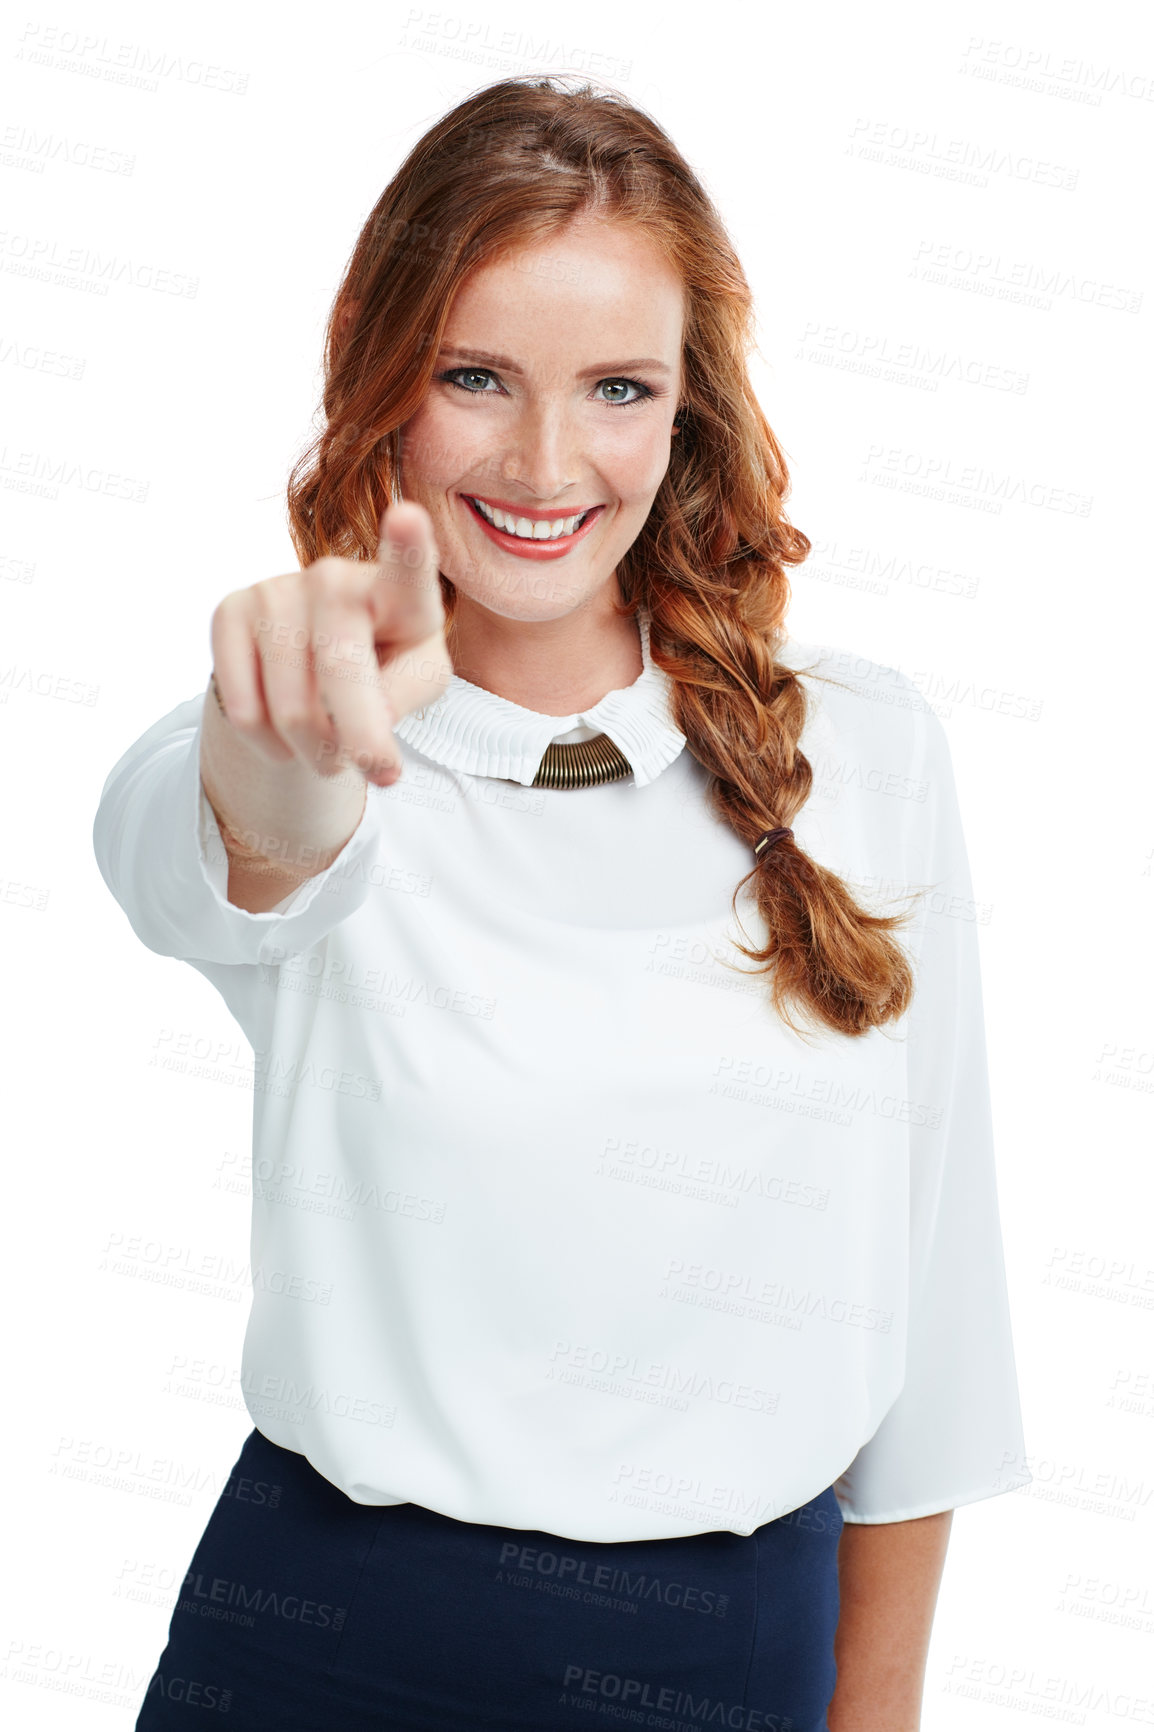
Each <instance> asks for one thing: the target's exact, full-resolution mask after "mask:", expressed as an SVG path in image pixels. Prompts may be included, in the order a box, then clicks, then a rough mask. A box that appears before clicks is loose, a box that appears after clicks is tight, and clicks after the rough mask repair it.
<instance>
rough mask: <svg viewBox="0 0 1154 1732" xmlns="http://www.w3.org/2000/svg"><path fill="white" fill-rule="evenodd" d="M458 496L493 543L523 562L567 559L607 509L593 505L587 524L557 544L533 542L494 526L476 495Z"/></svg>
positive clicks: (548, 520) (569, 513) (546, 519)
mask: <svg viewBox="0 0 1154 1732" xmlns="http://www.w3.org/2000/svg"><path fill="white" fill-rule="evenodd" d="M457 497H458V499H460V500H461V501H462V503H463V505H464V507H465V509H466V511H467V512H468V513H469V516H470V517H471V518H472V520H473V522H474V523H479V524H480V526H481V528H482V529H483V530H484V532H485V534H486V535H487V536H488V537H489V540H490V541H492V542H495V543H496V545H497V546H498V547H499V548H501V549H502V551H503V552H505V553H515V554H516V555H517V557H518V558H519V559H561V558H563V557H564V555H565V554H567V553H568V552H569V551H570V549H571V548H574V547H576V545H577V543H578V542H579V541H580V540H582V539H583V537H584V536H586V535H588V533H589V531H590V530H591V529H592V527H593V525H594V524H595V523H596V522H597V521H598V519H599V518H600V516H601V513H602V512H603V511H604V509H605V507H604V506H603V505H592V506H590V508H589V511H588V513H587V515H586V518H585V521H584V523H582V524H581V525H580V527H579V528H577V529H575V530H574V531H573V533H572V535H559V536H557V538H556V540H555V541H530V540H529V539H528V537H524V536H520V535H509V534H508V533H507V532H506V531H505V530H503V529H498V528H497V526H496V524H495V523H490V522H489V519H488V518H487V517H486V516H485V515H484V514H483V513H482V512H480V511H478V510H477V507H476V506H475V505H474V504H473V498H474V495H473V494H471V493H459V494H458V495H457ZM485 503H486V505H487V504H488V503H489V501H488V500H486V501H485ZM501 509H502V510H503V509H504V507H501ZM573 515H574V514H573V513H572V512H567V513H566V516H569V517H571V516H573ZM530 521H531V522H537V523H541V522H553V523H555V522H556V521H557V519H556V518H555V517H554V518H551V519H550V518H541V517H537V518H533V519H530Z"/></svg>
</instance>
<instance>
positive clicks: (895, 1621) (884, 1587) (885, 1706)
mask: <svg viewBox="0 0 1154 1732" xmlns="http://www.w3.org/2000/svg"><path fill="white" fill-rule="evenodd" d="M953 1513H954V1512H953V1510H943V1511H942V1512H941V1513H940V1514H938V1515H930V1516H921V1517H920V1518H918V1519H917V1520H914V1521H905V1522H878V1523H869V1522H848V1521H847V1522H846V1524H845V1526H844V1528H843V1529H842V1535H841V1539H840V1541H839V1543H838V1591H839V1594H840V1597H841V1609H840V1613H839V1616H838V1625H837V1633H836V1635H835V1637H834V1658H835V1660H836V1662H837V1686H836V1688H835V1690H834V1693H833V1700H832V1701H831V1702H830V1705H829V1715H828V1718H829V1728H830V1732H918V1728H919V1726H920V1724H921V1702H922V1688H923V1685H924V1682H925V1670H926V1655H927V1653H928V1651H929V1645H930V1630H931V1627H932V1625H933V1619H934V1607H935V1605H936V1603H937V1597H938V1587H939V1585H940V1583H941V1578H942V1568H943V1565H944V1564H945V1560H946V1547H947V1546H948V1544H949V1539H950V1523H951V1521H952V1519H953Z"/></svg>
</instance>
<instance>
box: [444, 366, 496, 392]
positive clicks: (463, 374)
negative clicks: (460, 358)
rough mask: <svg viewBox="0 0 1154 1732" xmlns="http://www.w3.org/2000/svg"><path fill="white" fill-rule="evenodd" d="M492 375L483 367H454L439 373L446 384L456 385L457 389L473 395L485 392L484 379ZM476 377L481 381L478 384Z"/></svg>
mask: <svg viewBox="0 0 1154 1732" xmlns="http://www.w3.org/2000/svg"><path fill="white" fill-rule="evenodd" d="M492 377H493V375H492V373H489V372H487V371H486V370H485V368H483V367H455V368H454V369H453V371H452V372H451V373H442V374H441V378H442V379H444V380H445V382H446V384H449V385H456V386H457V387H458V389H459V390H462V391H468V392H469V393H470V394H471V395H472V396H474V397H479V396H481V395H483V394H486V393H485V386H484V380H486V379H491V378H492ZM478 379H480V380H481V381H482V383H481V384H480V385H478V384H477V383H476V381H477V380H478Z"/></svg>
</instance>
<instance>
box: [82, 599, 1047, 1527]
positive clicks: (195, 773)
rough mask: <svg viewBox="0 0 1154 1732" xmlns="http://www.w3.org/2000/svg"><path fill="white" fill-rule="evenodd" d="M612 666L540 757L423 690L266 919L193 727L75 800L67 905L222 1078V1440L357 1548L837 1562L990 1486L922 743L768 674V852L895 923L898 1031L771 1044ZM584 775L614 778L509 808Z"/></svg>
mask: <svg viewBox="0 0 1154 1732" xmlns="http://www.w3.org/2000/svg"><path fill="white" fill-rule="evenodd" d="M640 626H641V641H642V651H643V657H644V671H643V672H642V674H641V675H640V677H639V678H638V679H637V680H636V682H635V683H634V684H633V685H631V686H628V687H625V688H622V689H620V690H617V691H613V692H610V693H609V694H608V695H607V696H606V697H604V698H602V700H601V701H600V703H598V704H595V705H594V706H593V708H592V709H591V710H588V711H586V712H584V713H583V714H580V715H574V716H564V717H556V716H545V715H539V714H537V713H535V712H533V711H530V710H526V709H523V708H522V707H521V706H519V705H517V704H514V703H511V702H510V701H508V700H507V699H505V698H502V697H499V696H497V695H495V694H494V693H492V692H489V691H485V690H483V689H482V688H480V687H478V686H475V685H472V684H470V682H468V681H467V680H464V679H461V678H460V677H459V676H457V675H453V676H452V677H451V679H450V683H449V686H448V688H447V690H446V692H445V693H444V695H443V696H442V697H441V698H440V699H439V700H438V701H437V702H436V703H434V704H432V705H429V706H427V707H426V708H425V709H424V710H423V711H419V712H414V713H412V714H410V715H408V716H406V717H404V718H403V720H402V721H401V722H400V723H399V724H398V725H397V729H396V733H397V736H398V738H399V739H400V741H401V742H402V750H403V752H404V772H403V774H402V776H401V778H400V780H399V781H398V782H396V783H395V784H394V785H393V786H392V787H389V788H385V789H382V788H377V787H374V786H371V785H370V787H369V790H368V799H367V804H366V807H365V812H364V815H363V817H362V819H361V821H360V824H359V826H358V828H357V830H356V832H355V834H354V835H353V836H352V838H351V839H350V841H349V842H348V843H347V845H346V846H345V848H344V849H343V851H342V853H341V854H340V855H339V856H338V857H337V859H336V860H335V861H334V862H333V863H332V865H331V866H330V867H328V868H327V870H325V871H324V872H321V873H319V874H318V875H317V876H315V877H314V878H312V879H310V880H309V881H308V882H307V883H305V884H304V885H302V886H301V887H300V888H299V889H297V890H295V891H294V892H293V893H292V894H291V895H289V896H287V897H286V898H285V899H284V900H283V901H282V902H281V903H280V904H279V906H278V907H277V908H275V909H273V910H271V911H270V912H268V913H264V914H250V913H248V912H246V911H245V910H243V909H240V908H237V907H235V906H233V905H232V904H231V903H230V902H229V901H228V898H227V881H228V865H227V856H226V854H225V851H224V847H223V844H222V842H221V838H220V832H219V829H218V827H217V824H216V820H215V818H214V817H213V814H212V810H211V807H210V806H209V804H208V801H207V799H206V798H205V797H204V794H203V790H202V788H201V784H200V776H199V751H200V724H201V715H202V706H203V701H204V699H203V694H198V695H197V696H196V697H194V698H191V699H189V700H188V701H187V702H185V703H182V704H179V705H177V707H176V708H175V709H174V710H172V711H171V712H170V713H169V714H168V715H167V716H165V717H163V718H162V719H161V720H160V721H159V722H157V723H156V724H155V725H154V726H153V727H151V728H149V729H148V730H147V732H146V733H144V734H143V735H142V736H141V738H140V739H139V740H137V741H136V742H135V744H134V745H132V746H131V747H129V749H128V750H127V751H126V752H125V754H124V755H123V757H121V758H120V760H119V761H118V762H117V764H116V765H115V766H114V767H113V769H112V771H111V773H110V774H109V776H108V779H107V782H106V783H105V786H104V790H103V793H102V796H101V800H100V805H99V810H98V811H97V813H96V818H95V825H94V832H93V839H94V846H95V851H96V857H97V860H98V863H99V866H100V870H101V873H102V874H103V877H104V879H105V882H106V883H107V885H108V887H109V889H110V890H111V892H112V894H113V896H114V897H115V898H116V900H117V902H118V903H119V904H120V906H121V907H122V908H123V910H124V912H125V914H126V915H127V917H128V920H129V922H130V923H131V926H132V929H133V931H134V932H135V933H136V935H137V936H138V937H139V938H140V940H141V941H142V942H143V943H144V944H146V945H147V946H148V947H149V949H151V950H154V951H156V952H158V953H159V954H160V955H162V956H172V957H179V958H183V959H184V960H186V961H188V962H189V963H191V964H192V966H193V967H194V968H196V969H198V970H199V971H200V972H201V973H202V974H204V975H205V976H206V977H207V978H208V979H209V980H210V981H211V982H212V983H213V984H214V985H215V986H216V987H217V989H218V990H219V991H220V993H221V994H222V995H223V997H224V999H225V1002H226V1003H227V1005H228V1007H229V1009H230V1010H231V1012H232V1014H233V1015H234V1016H235V1018H236V1020H237V1022H238V1023H239V1025H240V1027H241V1028H242V1029H243V1031H244V1033H245V1034H246V1036H247V1037H248V1039H249V1041H250V1042H251V1044H252V1047H253V1049H254V1053H255V1088H254V1109H253V1192H254V1195H253V1219H252V1241H251V1243H252V1277H253V1298H252V1309H251V1313H250V1316H249V1321H248V1328H247V1333H246V1336H245V1343H244V1350H243V1355H242V1363H241V1376H242V1387H243V1391H244V1397H245V1402H246V1405H247V1408H248V1412H249V1414H250V1416H251V1418H252V1420H253V1423H254V1425H256V1426H257V1427H258V1428H259V1429H260V1431H262V1432H263V1433H264V1435H265V1436H266V1437H268V1438H270V1439H271V1440H272V1441H273V1442H274V1443H278V1444H281V1445H283V1446H284V1447H285V1448H287V1449H292V1450H297V1451H299V1452H300V1453H301V1454H303V1455H305V1456H306V1457H307V1458H308V1460H309V1461H310V1462H311V1463H312V1464H313V1466H314V1467H316V1468H317V1470H318V1471H319V1472H320V1473H322V1474H323V1475H325V1477H326V1478H327V1479H329V1480H331V1481H332V1483H333V1484H334V1485H336V1486H338V1487H340V1489H341V1490H342V1491H344V1492H345V1493H346V1494H347V1495H348V1496H349V1497H350V1498H352V1499H354V1500H355V1501H356V1502H358V1503H363V1504H373V1505H377V1504H396V1503H406V1502H413V1503H418V1504H422V1505H424V1506H425V1507H427V1508H429V1509H432V1510H437V1511H440V1512H441V1513H442V1514H444V1515H448V1516H451V1517H454V1518H456V1519H457V1520H461V1521H470V1522H487V1523H495V1524H500V1525H503V1526H507V1527H513V1528H534V1529H542V1530H544V1531H546V1532H551V1533H555V1534H558V1535H563V1536H567V1537H570V1538H573V1539H586V1540H600V1541H620V1540H634V1539H665V1538H674V1537H679V1536H682V1535H687V1534H695V1533H702V1532H707V1531H710V1530H715V1529H717V1530H729V1531H732V1532H734V1533H739V1534H749V1533H751V1532H752V1531H753V1529H754V1528H756V1527H758V1526H760V1525H761V1524H762V1523H764V1522H768V1521H772V1520H774V1519H776V1518H777V1517H779V1516H782V1515H785V1514H787V1513H788V1512H789V1511H791V1510H793V1509H796V1508H798V1507H799V1506H800V1505H801V1504H803V1503H806V1502H808V1500H809V1499H811V1498H812V1497H815V1496H816V1495H817V1494H818V1493H819V1492H820V1491H822V1490H823V1489H825V1488H826V1487H828V1486H829V1485H831V1484H833V1485H834V1489H835V1492H836V1495H837V1498H838V1502H839V1505H840V1507H841V1510H842V1513H843V1515H844V1517H845V1519H846V1520H847V1521H849V1522H890V1521H903V1520H906V1519H908V1518H911V1517H915V1516H923V1515H929V1514H932V1513H934V1512H936V1511H939V1510H946V1509H951V1508H953V1507H955V1506H957V1505H959V1504H965V1503H970V1502H973V1501H975V1500H977V1499H980V1498H986V1497H991V1496H993V1495H995V1494H997V1493H1000V1492H1003V1491H1009V1490H1013V1489H1016V1488H1018V1487H1020V1486H1023V1485H1027V1484H1029V1483H1030V1481H1031V1479H1032V1477H1033V1476H1032V1474H1031V1473H1030V1471H1029V1470H1028V1468H1027V1467H1026V1463H1025V1453H1024V1444H1023V1436H1022V1426H1021V1415H1020V1409H1019V1397H1018V1387H1017V1379H1016V1372H1015V1362H1014V1352H1013V1344H1012V1337H1011V1327H1010V1316H1009V1308H1008V1303H1007V1290H1006V1279H1005V1270H1004V1263H1003V1249H1002V1239H1001V1228H1000V1221H999V1213H998V1202H997V1191H996V1183H995V1165H994V1151H993V1141H992V1130H991V1119H990V1100H989V1088H988V1082H987V1071H986V1055H985V1040H984V1032H983V1017H982V995H981V984H980V977H979V963H978V942H977V930H976V926H975V921H974V903H973V900H972V891H971V885H970V877H969V868H968V863H967V855H966V848H965V843H964V839H963V832H962V826H961V822H960V816H959V808H958V801H957V796H956V792H955V785H954V779H953V772H952V767H951V761H950V754H949V749H948V745H947V741H946V736H945V732H944V730H943V728H942V725H941V723H940V721H939V720H938V718H937V717H936V716H935V714H934V713H933V711H932V710H931V709H930V708H929V707H928V706H927V704H926V703H925V702H924V701H923V699H922V698H921V696H920V695H919V693H918V691H917V689H916V687H915V686H914V685H913V683H912V682H911V681H910V680H909V679H908V678H906V677H905V676H904V675H902V674H901V673H899V672H897V671H896V670H894V669H891V668H886V667H882V666H879V665H878V664H877V663H875V662H871V661H868V660H866V659H864V658H861V657H857V656H851V655H848V654H842V653H839V652H836V651H832V652H831V651H823V650H820V649H817V648H815V646H812V645H806V644H799V643H798V642H797V641H796V640H794V639H790V640H789V641H788V643H787V645H786V646H785V651H784V653H783V656H782V660H783V661H784V662H785V663H786V664H787V665H789V666H791V667H795V668H799V669H805V670H806V671H805V672H804V673H803V676H802V677H803V684H804V686H805V689H806V691H807V694H808V696H809V703H810V710H809V717H808V721H807V724H806V727H805V731H804V733H803V736H802V739H801V749H802V750H803V751H804V752H805V754H806V756H807V757H808V759H809V761H810V763H811V765H812V767H813V772H814V786H813V791H812V794H811V796H810V798H809V800H808V801H807V802H806V804H805V805H804V807H803V808H802V809H801V811H800V812H799V813H798V814H797V815H796V817H795V818H794V820H793V828H794V832H795V835H796V837H797V840H798V842H799V843H800V845H801V847H802V848H803V849H804V850H805V851H806V853H807V854H808V855H810V856H811V857H812V858H813V859H815V860H818V861H820V862H822V863H823V864H825V865H827V866H829V867H830V868H831V869H832V870H833V871H835V872H837V873H838V874H839V875H841V876H843V877H844V878H846V879H847V881H848V882H849V883H850V885H851V888H853V889H854V890H855V891H856V893H857V895H858V896H859V899H860V900H861V901H862V902H863V903H864V904H865V905H866V906H867V907H871V908H875V909H877V910H878V911H883V912H884V911H885V909H886V899H887V898H889V897H892V896H897V895H900V894H901V893H902V892H904V891H905V890H906V889H907V887H909V886H912V885H924V886H926V887H927V894H926V895H925V896H924V897H923V898H922V899H921V902H920V903H919V908H918V913H917V914H916V916H915V918H914V920H913V921H912V922H911V923H910V924H909V925H908V926H906V927H904V928H900V929H899V930H898V934H897V935H898V937H899V941H900V942H902V943H903V944H904V945H905V946H906V947H907V950H908V952H909V954H910V956H911V960H912V962H913V964H914V967H915V970H916V982H917V985H916V991H915V996H914V1001H913V1005H912V1007H911V1009H910V1010H909V1011H908V1012H907V1013H906V1015H905V1017H903V1018H902V1020H901V1021H900V1023H890V1024H888V1025H886V1027H885V1028H883V1029H874V1030H872V1031H871V1032H870V1033H869V1034H868V1035H865V1036H862V1037H856V1038H855V1037H849V1036H843V1035H839V1034H835V1033H834V1032H832V1031H829V1030H826V1031H825V1032H822V1033H817V1034H815V1035H813V1036H811V1037H810V1038H809V1039H808V1040H803V1039H802V1038H801V1037H799V1036H797V1035H795V1034H793V1033H791V1032H790V1031H789V1030H788V1029H787V1028H786V1026H785V1024H784V1023H783V1022H782V1021H781V1019H780V1018H778V1017H777V1016H775V1015H774V1014H773V1012H772V1011H771V1009H770V1004H769V993H768V985H767V983H766V981H765V980H764V978H755V979H754V978H747V977H743V975H742V974H740V973H738V972H736V969H737V968H741V967H749V966H751V965H749V964H747V963H745V962H744V961H743V959H742V957H741V956H740V954H739V953H738V952H737V950H736V949H735V948H734V947H733V944H732V942H731V938H732V936H733V934H734V932H735V930H736V929H735V927H734V925H733V914H732V910H731V900H732V897H733V892H734V889H735V887H736V885H737V884H738V882H739V880H740V879H741V878H742V877H743V876H744V874H745V873H746V871H747V870H748V869H749V867H750V865H751V862H752V853H751V850H750V849H749V847H747V846H746V844H745V843H743V842H741V841H739V839H738V838H737V837H736V836H735V835H734V834H733V832H732V831H731V830H730V829H729V828H728V827H727V826H726V825H725V824H723V823H721V822H720V821H719V820H718V819H717V818H715V817H714V816H713V815H712V813H711V812H710V810H709V809H708V807H707V804H706V799H705V794H706V787H707V783H708V776H707V773H706V772H705V770H704V769H703V768H702V766H701V765H700V764H699V763H698V761H697V760H696V759H695V758H694V757H693V755H692V753H691V752H690V751H689V750H687V749H686V742H685V739H684V736H683V735H682V734H681V733H680V732H679V731H678V729H677V728H676V727H675V726H674V725H673V721H672V718H671V713H670V709H669V702H668V699H669V685H670V682H669V680H668V678H667V676H666V675H665V674H663V673H662V672H661V670H660V669H659V668H657V667H656V665H655V664H654V663H653V662H652V661H651V659H650V655H649V638H648V624H647V621H646V619H645V617H644V615H642V616H641V619H640ZM817 672H820V673H821V674H823V675H825V676H828V677H829V678H831V679H832V680H833V681H834V682H837V683H826V680H825V679H819V678H817V677H815V674H816V673H817ZM597 731H604V732H605V733H607V734H608V735H609V736H610V738H611V739H612V740H613V741H614V742H615V743H616V744H617V745H618V746H619V747H620V749H621V750H622V752H623V753H624V754H625V756H626V757H627V759H628V760H629V762H630V764H631V766H632V769H633V775H632V777H627V778H625V779H624V780H622V781H619V782H616V783H610V784H608V785H605V786H601V787H595V788H584V789H571V790H542V789H536V788H534V787H532V785H531V784H532V781H533V777H534V775H535V774H536V771H537V768H538V765H539V763H540V760H541V757H542V755H543V753H544V751H545V749H546V747H547V746H548V744H549V742H550V741H551V740H553V739H556V738H559V737H565V736H573V737H577V736H578V735H580V734H584V735H586V736H587V735H588V734H589V733H592V732H597ZM764 870H768V871H772V870H773V865H772V858H771V860H770V862H769V863H768V864H767V865H766V866H765V867H764ZM738 911H739V913H740V916H741V920H742V923H743V925H744V929H745V932H746V933H747V934H748V935H749V936H750V938H756V939H757V940H758V942H763V941H764V926H763V924H762V923H761V922H760V917H759V915H758V913H757V909H756V905H755V904H754V903H753V901H752V898H751V897H750V895H749V892H748V891H746V892H745V893H744V894H743V896H742V898H741V899H739V903H738ZM727 964H728V966H727Z"/></svg>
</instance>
